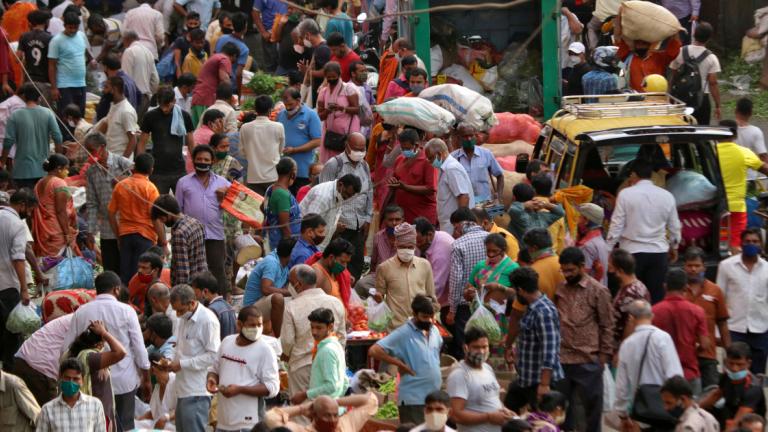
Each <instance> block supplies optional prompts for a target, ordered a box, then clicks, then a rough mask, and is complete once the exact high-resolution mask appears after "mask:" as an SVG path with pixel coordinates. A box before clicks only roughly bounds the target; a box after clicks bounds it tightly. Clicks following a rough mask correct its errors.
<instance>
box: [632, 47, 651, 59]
mask: <svg viewBox="0 0 768 432" xmlns="http://www.w3.org/2000/svg"><path fill="white" fill-rule="evenodd" d="M635 54H637V55H638V57H640V58H645V56H646V55H647V54H648V48H635Z"/></svg>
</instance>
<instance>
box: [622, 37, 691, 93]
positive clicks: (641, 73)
mask: <svg viewBox="0 0 768 432" xmlns="http://www.w3.org/2000/svg"><path fill="white" fill-rule="evenodd" d="M616 46H618V47H619V52H618V57H619V58H620V59H621V60H622V61H624V60H626V59H627V57H628V56H629V55H630V54H631V53H632V51H631V50H630V49H629V45H627V44H626V42H624V40H623V39H619V43H617V44H616ZM681 46H682V43H681V42H680V39H678V38H672V39H670V40H669V41H668V42H667V47H666V49H664V50H663V51H648V55H647V56H646V57H645V59H641V58H639V57H638V56H636V55H634V54H633V55H632V62H631V63H630V65H629V86H630V87H632V89H633V90H636V91H639V92H642V91H643V78H645V77H646V76H648V75H651V74H659V75H662V76H664V75H666V72H667V66H669V64H670V63H672V60H674V59H675V57H677V55H678V54H679V53H680V47H681Z"/></svg>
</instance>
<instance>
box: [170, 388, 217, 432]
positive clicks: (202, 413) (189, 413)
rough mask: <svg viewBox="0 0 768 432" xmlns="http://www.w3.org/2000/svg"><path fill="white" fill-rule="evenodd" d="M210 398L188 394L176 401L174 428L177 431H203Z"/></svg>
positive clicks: (209, 407) (206, 420)
mask: <svg viewBox="0 0 768 432" xmlns="http://www.w3.org/2000/svg"><path fill="white" fill-rule="evenodd" d="M210 409H211V398H210V397H208V396H190V397H183V398H179V399H178V401H177V402H176V430H177V431H178V432H205V427H206V425H207V424H208V411H210Z"/></svg>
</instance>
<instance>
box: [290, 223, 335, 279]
mask: <svg viewBox="0 0 768 432" xmlns="http://www.w3.org/2000/svg"><path fill="white" fill-rule="evenodd" d="M325 226H326V223H325V219H323V217H322V216H320V215H318V214H314V213H310V214H307V215H304V217H302V218H301V236H300V237H299V238H298V240H297V241H296V244H295V245H294V247H293V250H292V251H291V259H290V260H289V261H288V268H293V266H295V265H297V264H304V262H306V261H307V260H308V259H309V257H311V256H312V255H314V254H316V253H318V252H320V249H318V245H320V244H321V243H323V241H325Z"/></svg>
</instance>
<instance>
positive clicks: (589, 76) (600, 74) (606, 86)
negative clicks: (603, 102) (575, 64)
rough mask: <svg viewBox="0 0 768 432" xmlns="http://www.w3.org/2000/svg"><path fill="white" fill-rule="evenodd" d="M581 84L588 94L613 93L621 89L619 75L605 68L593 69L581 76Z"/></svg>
mask: <svg viewBox="0 0 768 432" xmlns="http://www.w3.org/2000/svg"><path fill="white" fill-rule="evenodd" d="M581 86H582V87H583V88H584V94H586V95H604V94H613V93H616V91H617V90H618V89H619V77H618V76H616V75H615V74H612V73H610V72H606V71H604V70H600V69H593V70H591V71H589V72H587V73H585V74H584V76H583V77H581Z"/></svg>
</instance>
